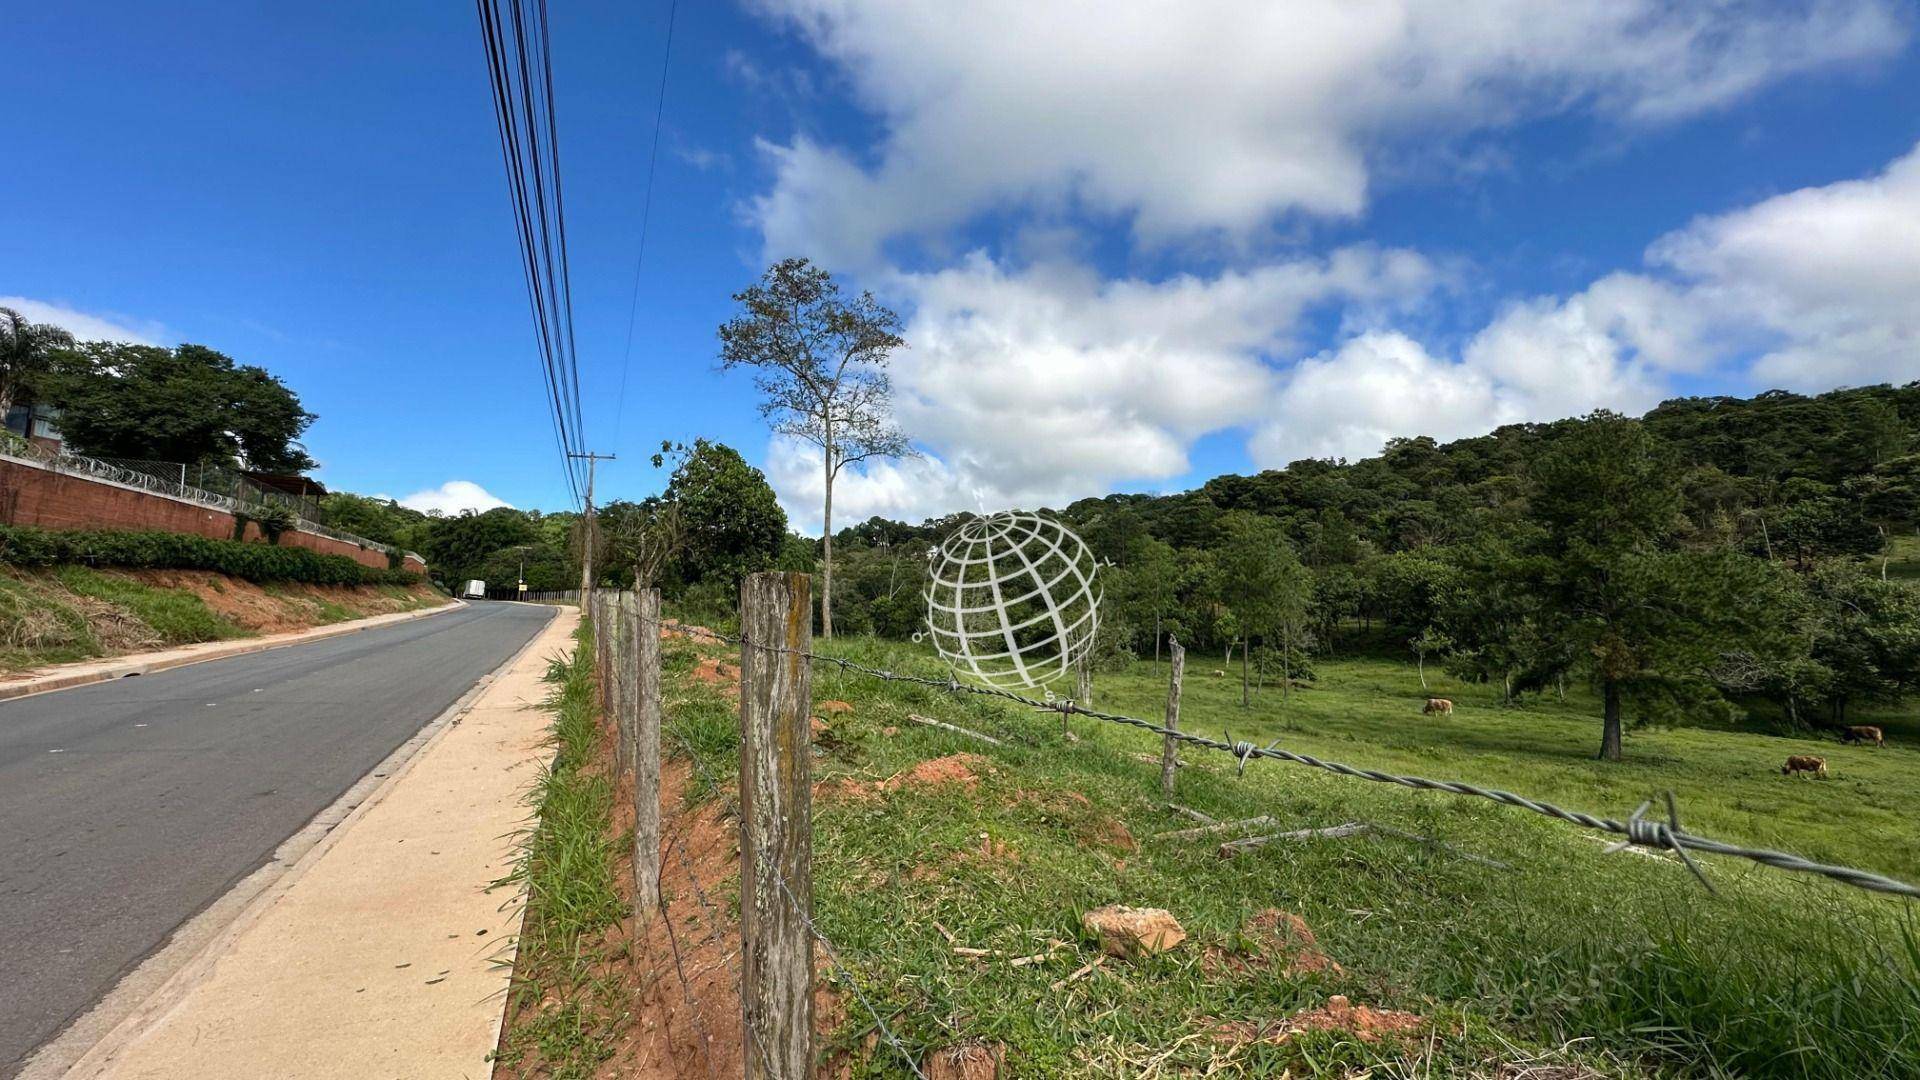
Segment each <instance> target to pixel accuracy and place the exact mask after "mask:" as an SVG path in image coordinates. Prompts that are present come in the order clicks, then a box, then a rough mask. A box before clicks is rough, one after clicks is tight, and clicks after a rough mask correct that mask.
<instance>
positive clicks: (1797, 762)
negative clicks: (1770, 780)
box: [1780, 754, 1827, 776]
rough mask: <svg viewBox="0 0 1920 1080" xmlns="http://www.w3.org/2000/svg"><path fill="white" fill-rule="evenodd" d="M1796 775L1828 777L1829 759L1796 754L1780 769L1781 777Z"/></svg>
mask: <svg viewBox="0 0 1920 1080" xmlns="http://www.w3.org/2000/svg"><path fill="white" fill-rule="evenodd" d="M1794 773H1812V774H1813V775H1815V776H1825V775H1827V759H1826V758H1818V757H1813V756H1812V755H1807V754H1795V755H1793V756H1792V757H1790V758H1788V759H1787V763H1786V764H1785V765H1783V766H1781V767H1780V775H1782V776H1791V775H1793V774H1794Z"/></svg>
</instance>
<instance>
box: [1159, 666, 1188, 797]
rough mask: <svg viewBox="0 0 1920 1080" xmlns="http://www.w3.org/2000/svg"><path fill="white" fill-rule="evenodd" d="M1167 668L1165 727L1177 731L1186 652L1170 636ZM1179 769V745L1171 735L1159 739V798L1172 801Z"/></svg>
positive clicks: (1185, 668)
mask: <svg viewBox="0 0 1920 1080" xmlns="http://www.w3.org/2000/svg"><path fill="white" fill-rule="evenodd" d="M1167 660H1168V666H1169V667H1171V668H1172V669H1173V680H1172V681H1171V682H1169V683H1168V684H1167V723H1166V726H1167V727H1169V728H1173V729H1175V730H1178V729H1179V727H1180V679H1181V677H1182V676H1184V675H1185V674H1186V673H1187V650H1185V649H1183V648H1181V647H1180V643H1179V642H1178V641H1175V640H1174V639H1173V638H1172V637H1171V636H1169V637H1168V638H1167ZM1179 767H1180V743H1179V741H1178V740H1176V739H1175V738H1174V737H1173V736H1171V735H1166V736H1162V737H1161V743H1160V797H1161V798H1162V799H1165V800H1167V801H1168V802H1171V801H1173V771H1174V770H1175V769H1178V768H1179Z"/></svg>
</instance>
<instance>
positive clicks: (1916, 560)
mask: <svg viewBox="0 0 1920 1080" xmlns="http://www.w3.org/2000/svg"><path fill="white" fill-rule="evenodd" d="M1887 576H1888V577H1889V578H1893V579H1895V580H1901V581H1920V536H1894V537H1889V538H1888V541H1887Z"/></svg>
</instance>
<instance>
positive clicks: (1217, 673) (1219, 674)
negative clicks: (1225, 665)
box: [1213, 668, 1227, 679]
mask: <svg viewBox="0 0 1920 1080" xmlns="http://www.w3.org/2000/svg"><path fill="white" fill-rule="evenodd" d="M1213 674H1214V677H1215V678H1218V679H1224V678H1226V677H1227V673H1226V672H1224V671H1221V670H1220V669H1219V668H1215V669H1214V670H1213Z"/></svg>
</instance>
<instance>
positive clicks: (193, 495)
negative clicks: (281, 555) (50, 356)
mask: <svg viewBox="0 0 1920 1080" xmlns="http://www.w3.org/2000/svg"><path fill="white" fill-rule="evenodd" d="M0 455H4V456H6V457H11V458H14V459H16V460H19V461H23V462H26V463H27V464H30V465H36V466H39V467H40V468H44V469H48V470H51V471H53V472H59V473H67V474H70V475H75V476H86V477H91V478H93V479H96V480H104V481H107V482H108V483H112V484H118V485H120V486H122V487H131V488H138V489H140V490H142V491H149V492H152V493H153V494H155V495H164V496H166V497H168V498H172V499H183V500H185V501H187V502H193V503H199V504H200V505H202V506H207V507H211V508H212V509H215V510H219V511H221V512H223V513H228V514H235V515H244V514H247V513H248V512H249V509H250V508H257V507H260V506H262V505H267V504H272V505H278V506H284V507H286V508H287V509H288V510H289V511H291V512H292V513H293V515H294V523H295V527H296V528H298V529H299V530H300V531H301V532H307V533H312V534H314V535H316V536H324V537H327V538H328V539H330V540H338V541H340V542H341V543H344V544H353V545H355V546H357V547H360V548H363V549H365V550H368V551H382V552H386V553H388V554H394V553H396V552H397V553H398V554H399V555H401V556H402V557H405V556H408V555H413V553H412V552H410V551H401V550H400V549H398V548H395V547H393V546H392V545H390V544H382V543H380V542H379V541H377V540H369V539H367V538H366V537H364V536H356V535H354V534H353V533H350V532H343V531H341V530H339V529H333V528H329V527H327V525H326V524H325V523H324V522H323V521H322V520H320V518H321V513H320V507H319V504H318V503H317V502H316V501H315V500H312V499H303V498H300V497H298V496H294V495H288V494H287V493H285V492H281V491H271V490H268V489H266V488H263V487H261V486H259V485H258V484H255V483H254V482H252V481H251V480H248V479H247V478H246V477H245V476H243V475H241V474H240V473H238V472H235V471H234V470H232V469H226V468H222V467H220V466H217V465H207V466H190V465H187V464H185V463H182V462H178V461H151V460H147V459H143V458H95V457H88V456H86V455H84V454H73V453H68V452H66V451H55V450H48V449H46V448H45V447H42V446H39V445H36V444H34V443H31V442H29V441H27V440H26V439H22V438H20V437H19V436H16V435H14V434H12V433H11V432H8V433H6V437H5V438H4V439H3V440H0ZM188 479H192V480H194V481H196V482H195V483H192V484H189V483H187V482H186V481H187V480H188ZM413 557H414V558H416V559H418V558H419V556H418V555H414V556H413ZM421 561H422V562H424V561H425V560H424V559H423V560H421Z"/></svg>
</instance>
